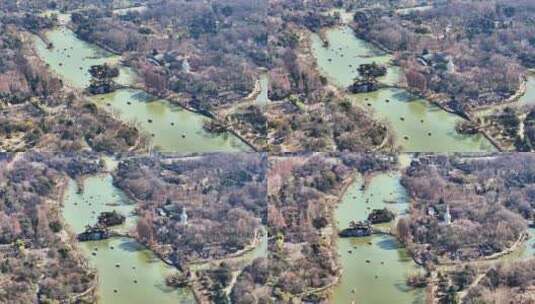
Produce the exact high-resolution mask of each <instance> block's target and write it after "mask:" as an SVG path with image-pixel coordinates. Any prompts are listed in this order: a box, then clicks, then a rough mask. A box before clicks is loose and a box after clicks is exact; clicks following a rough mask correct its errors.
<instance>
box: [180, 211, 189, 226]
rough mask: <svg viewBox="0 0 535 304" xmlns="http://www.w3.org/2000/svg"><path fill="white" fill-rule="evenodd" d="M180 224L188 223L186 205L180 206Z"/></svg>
mask: <svg viewBox="0 0 535 304" xmlns="http://www.w3.org/2000/svg"><path fill="white" fill-rule="evenodd" d="M180 224H182V225H187V224H188V214H187V213H186V207H183V208H182V213H181V214H180Z"/></svg>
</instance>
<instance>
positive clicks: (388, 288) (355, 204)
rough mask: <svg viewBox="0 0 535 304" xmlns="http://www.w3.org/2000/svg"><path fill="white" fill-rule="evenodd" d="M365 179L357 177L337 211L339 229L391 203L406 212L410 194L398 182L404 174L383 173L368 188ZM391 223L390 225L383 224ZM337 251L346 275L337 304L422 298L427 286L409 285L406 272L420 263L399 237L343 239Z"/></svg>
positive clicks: (337, 289)
mask: <svg viewBox="0 0 535 304" xmlns="http://www.w3.org/2000/svg"><path fill="white" fill-rule="evenodd" d="M362 183H363V180H362V178H360V177H359V178H357V179H356V181H355V182H354V183H353V184H352V185H351V186H350V187H349V188H348V190H347V192H346V193H345V195H344V197H343V199H342V201H341V203H340V205H339V206H338V208H337V210H336V212H335V218H336V219H337V228H338V229H339V230H341V229H343V228H346V227H348V224H349V222H350V221H352V220H355V221H358V220H365V219H367V217H368V214H369V212H370V211H371V209H379V208H381V209H382V208H384V207H387V208H389V209H390V210H392V211H394V212H396V213H397V214H398V215H400V214H403V213H405V212H406V209H407V207H408V195H407V193H406V192H405V189H404V188H403V187H402V186H401V185H400V184H399V174H396V173H388V174H387V173H385V174H379V175H377V176H375V177H373V178H372V180H371V182H370V183H369V185H368V187H367V188H366V189H365V190H364V191H362V190H361V187H362ZM385 200H386V201H388V203H387V202H385ZM390 201H395V202H396V203H391V202H390ZM387 227H388V224H383V225H382V228H387ZM337 251H338V255H339V257H340V263H341V266H342V276H341V278H340V282H339V284H338V285H336V287H335V289H334V294H333V298H332V303H335V304H346V303H359V304H361V303H362V304H383V303H400V304H405V303H407V304H408V303H423V293H424V290H422V289H411V288H410V287H409V286H407V284H406V279H407V276H408V275H409V274H411V273H415V272H418V271H419V268H418V266H417V265H416V264H415V263H414V262H413V261H412V259H411V257H410V256H409V255H408V253H407V251H406V250H405V249H404V248H403V247H402V246H401V244H400V243H399V242H398V241H397V240H396V239H395V238H394V237H392V236H389V235H372V236H370V237H363V238H338V240H337ZM367 261H369V262H367Z"/></svg>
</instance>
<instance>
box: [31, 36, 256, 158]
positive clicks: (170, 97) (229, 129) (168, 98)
mask: <svg viewBox="0 0 535 304" xmlns="http://www.w3.org/2000/svg"><path fill="white" fill-rule="evenodd" d="M61 27H65V28H67V29H69V30H70V31H72V32H73V34H74V35H75V36H76V38H77V39H79V40H80V41H83V42H85V43H88V44H90V45H94V46H96V47H98V48H101V49H103V50H104V51H106V52H109V53H110V54H111V55H112V56H117V57H120V58H118V61H119V63H118V64H119V65H120V66H121V67H127V65H125V64H123V63H122V62H120V61H121V60H122V59H123V54H122V53H120V52H118V51H116V50H113V49H109V48H107V47H103V46H102V45H100V44H99V43H97V42H90V41H86V40H83V39H81V38H80V37H78V35H76V33H75V32H74V31H73V29H72V27H71V26H69V25H57V26H56V27H55V28H61ZM51 30H52V29H51ZM42 35H43V36H44V35H45V34H44V33H43V34H42ZM36 36H38V37H39V39H41V40H42V38H41V37H40V36H39V35H36ZM43 41H44V40H43ZM45 44H46V43H45ZM32 50H33V52H34V55H35V56H37V58H39V60H40V61H41V62H42V63H43V64H45V67H46V68H47V70H48V71H49V72H50V73H52V74H53V75H55V76H56V77H57V78H58V79H61V80H62V81H64V79H63V77H61V76H60V75H58V74H57V73H55V72H54V71H52V70H51V68H50V67H49V66H46V63H45V62H44V61H43V60H42V59H41V57H40V56H38V55H37V52H36V51H35V45H34V44H32ZM134 72H136V71H135V70H134ZM136 74H137V72H136ZM65 81H68V80H65ZM64 86H66V87H67V88H68V89H69V91H70V92H75V93H76V94H77V95H79V96H83V97H84V98H89V97H90V96H91V95H89V94H87V93H85V90H84V89H77V88H74V87H71V86H70V85H65V84H64ZM123 87H124V88H125V89H130V88H132V89H139V90H141V91H144V92H145V93H147V94H150V95H152V96H155V97H158V98H162V99H165V100H166V101H167V102H169V103H170V104H172V105H177V106H179V107H180V108H182V109H184V110H187V111H189V112H192V113H195V114H198V115H202V116H204V117H205V118H208V119H211V120H214V121H215V122H217V123H219V124H221V125H223V126H225V130H226V132H228V133H229V134H232V135H233V136H235V137H236V138H237V139H238V140H240V141H241V142H242V143H244V144H245V145H246V146H248V147H249V148H251V149H252V151H253V152H260V151H259V150H258V149H257V147H256V146H254V145H253V144H252V143H251V142H249V141H248V140H247V139H246V138H245V137H244V136H243V135H241V134H240V133H239V131H238V130H235V129H234V128H232V127H229V126H227V125H226V124H225V123H224V122H223V121H221V120H220V119H218V118H217V116H216V115H215V114H214V113H212V112H207V113H205V112H204V111H200V110H197V109H195V108H192V107H189V106H186V105H185V104H183V103H182V102H180V101H178V100H175V99H174V98H175V96H173V95H172V94H165V95H164V96H160V95H159V94H158V95H155V94H153V93H151V92H149V91H147V90H146V89H145V88H144V87H143V86H142V85H138V84H128V85H123ZM120 89H123V88H120ZM105 111H106V110H105ZM106 113H109V114H111V112H110V111H106ZM114 119H117V120H120V121H121V122H122V123H123V124H127V123H128V122H127V121H124V120H122V119H119V118H118V117H114ZM208 133H209V134H213V133H210V132H208Z"/></svg>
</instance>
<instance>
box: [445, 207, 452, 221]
mask: <svg viewBox="0 0 535 304" xmlns="http://www.w3.org/2000/svg"><path fill="white" fill-rule="evenodd" d="M444 223H446V225H449V224H451V214H450V205H446V214H444Z"/></svg>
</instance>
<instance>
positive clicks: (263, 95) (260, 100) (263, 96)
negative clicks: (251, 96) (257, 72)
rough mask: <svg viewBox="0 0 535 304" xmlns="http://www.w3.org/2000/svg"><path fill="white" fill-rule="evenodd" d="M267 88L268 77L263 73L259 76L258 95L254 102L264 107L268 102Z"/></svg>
mask: <svg viewBox="0 0 535 304" xmlns="http://www.w3.org/2000/svg"><path fill="white" fill-rule="evenodd" d="M268 86H269V77H268V75H267V73H263V74H262V75H261V76H260V87H261V90H260V94H258V96H256V99H255V102H256V103H257V104H259V105H266V104H267V103H268V102H269V98H268Z"/></svg>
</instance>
